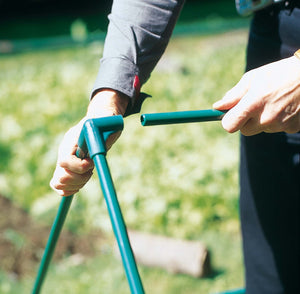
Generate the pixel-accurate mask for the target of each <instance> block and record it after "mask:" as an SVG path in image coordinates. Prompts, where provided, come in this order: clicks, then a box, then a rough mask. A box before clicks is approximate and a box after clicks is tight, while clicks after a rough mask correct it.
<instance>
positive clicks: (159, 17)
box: [92, 0, 184, 102]
mask: <svg viewBox="0 0 300 294" xmlns="http://www.w3.org/2000/svg"><path fill="white" fill-rule="evenodd" d="M183 3H184V0H176V1H175V0H173V1H171V0H139V1H138V0H115V1H114V3H113V7H112V11H111V14H110V15H109V20H110V23H109V27H108V31H107V37H106V40H105V45H104V52H103V57H102V59H101V64H100V69H99V73H98V76H97V79H96V82H95V85H94V88H93V92H92V95H94V94H95V93H96V92H97V91H99V89H102V88H111V89H114V90H117V91H119V92H121V93H123V94H125V95H127V96H128V97H130V98H131V99H132V102H134V99H135V98H136V96H137V95H138V94H139V88H140V86H141V85H143V84H144V83H145V82H146V81H147V79H148V78H149V76H150V74H151V72H152V70H153V68H154V67H155V65H156V64H157V62H158V60H159V59H160V57H161V56H162V54H163V52H164V51H165V49H166V46H167V44H168V42H169V39H170V36H171V34H172V31H173V28H174V26H175V23H176V20H177V18H178V16H179V13H180V10H181V8H182V6H183Z"/></svg>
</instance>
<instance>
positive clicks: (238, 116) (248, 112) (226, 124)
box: [213, 56, 300, 136]
mask: <svg viewBox="0 0 300 294" xmlns="http://www.w3.org/2000/svg"><path fill="white" fill-rule="evenodd" d="M213 107H214V108H215V109H218V110H229V111H228V112H227V113H226V114H225V115H224V117H223V119H222V125H223V128H224V129H225V130H226V131H228V132H229V133H233V132H236V131H238V130H240V131H241V133H242V134H243V135H246V136H251V135H255V134H258V133H261V132H266V133H275V132H286V133H296V132H298V131H300V60H299V59H298V58H296V57H295V56H293V57H289V58H286V59H283V60H280V61H277V62H273V63H270V64H267V65H265V66H262V67H259V68H257V69H254V70H251V71H249V72H247V73H245V74H244V75H243V77H242V79H241V80H240V81H239V82H238V83H237V85H236V86H234V87H233V88H232V89H231V90H230V91H228V92H227V93H226V95H225V96H224V97H223V99H222V100H220V101H218V102H216V103H215V104H214V105H213Z"/></svg>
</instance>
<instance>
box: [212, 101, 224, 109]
mask: <svg viewBox="0 0 300 294" xmlns="http://www.w3.org/2000/svg"><path fill="white" fill-rule="evenodd" d="M222 104H223V103H222V100H219V101H217V102H215V103H214V104H213V107H214V108H218V107H220V106H221V105H222Z"/></svg>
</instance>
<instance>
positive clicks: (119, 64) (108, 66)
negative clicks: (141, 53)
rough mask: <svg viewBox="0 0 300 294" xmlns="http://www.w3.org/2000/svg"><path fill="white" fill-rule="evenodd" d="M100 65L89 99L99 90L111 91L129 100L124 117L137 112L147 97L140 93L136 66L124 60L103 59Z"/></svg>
mask: <svg viewBox="0 0 300 294" xmlns="http://www.w3.org/2000/svg"><path fill="white" fill-rule="evenodd" d="M100 63H101V64H100V69H99V72H98V75H97V78H96V82H95V84H94V87H93V90H92V94H91V97H90V98H91V99H92V98H93V96H94V95H95V94H96V92H97V91H99V90H101V89H107V88H109V89H113V90H116V91H119V92H121V93H123V94H125V95H127V96H128V97H129V98H130V104H129V105H128V107H127V110H126V113H125V115H124V116H127V115H130V114H133V113H137V112H139V111H140V109H141V106H142V103H143V101H144V100H145V99H146V98H147V97H149V95H147V94H145V93H140V89H141V84H140V80H139V75H138V68H137V66H136V65H135V64H133V63H132V62H130V61H129V60H127V59H125V58H124V59H123V58H103V59H101V61H100Z"/></svg>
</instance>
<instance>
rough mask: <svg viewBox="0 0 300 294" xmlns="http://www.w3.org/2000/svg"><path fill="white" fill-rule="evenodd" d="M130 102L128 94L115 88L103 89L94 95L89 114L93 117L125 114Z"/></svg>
mask: <svg viewBox="0 0 300 294" xmlns="http://www.w3.org/2000/svg"><path fill="white" fill-rule="evenodd" d="M128 103H129V97H128V96H127V95H125V94H123V93H121V92H119V91H116V90H113V89H101V90H100V91H98V92H96V94H95V95H94V96H93V97H92V100H91V102H90V104H89V106H88V111H87V115H88V116H91V117H100V116H105V115H106V116H108V115H124V113H125V111H126V109H127V106H128Z"/></svg>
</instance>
